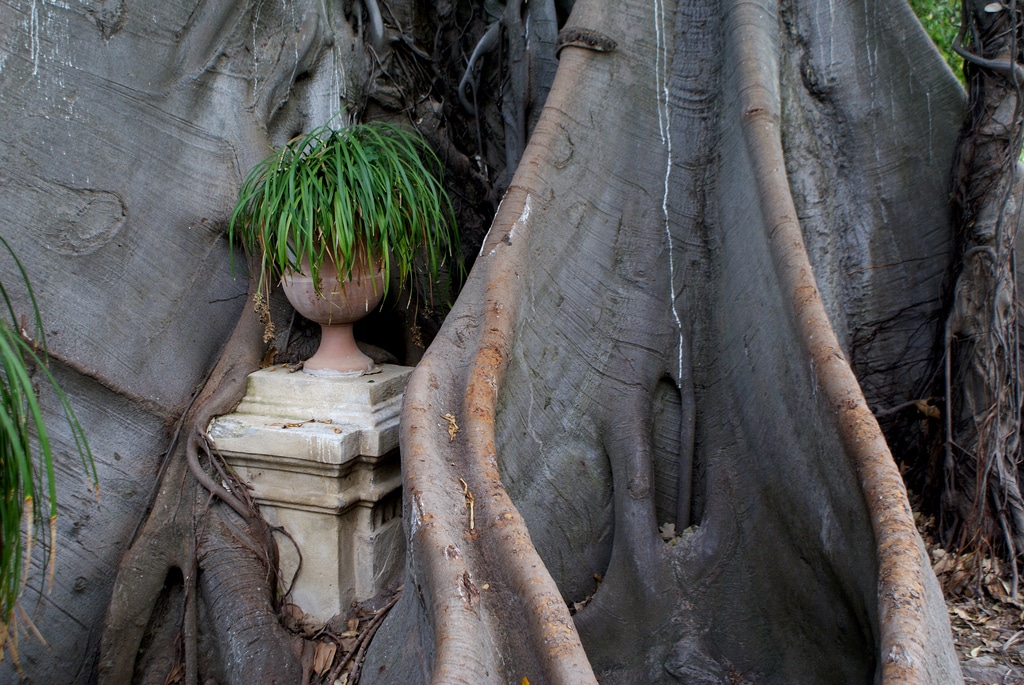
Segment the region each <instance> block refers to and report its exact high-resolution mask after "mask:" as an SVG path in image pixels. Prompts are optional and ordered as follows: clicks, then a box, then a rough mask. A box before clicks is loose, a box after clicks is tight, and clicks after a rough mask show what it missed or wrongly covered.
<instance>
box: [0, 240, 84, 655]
mask: <svg viewBox="0 0 1024 685" xmlns="http://www.w3.org/2000/svg"><path fill="white" fill-rule="evenodd" d="M0 244H2V245H3V247H4V248H5V249H6V251H7V252H8V253H9V254H10V256H11V258H12V259H13V260H14V263H15V264H16V265H17V268H18V271H19V272H20V277H21V281H22V282H23V283H24V284H25V287H26V288H27V289H28V294H29V299H30V300H31V302H32V309H33V314H34V319H35V321H34V329H35V330H34V331H33V333H32V334H31V337H30V332H29V331H28V330H26V328H25V324H24V322H19V320H18V317H17V316H16V314H15V310H14V306H13V304H12V302H11V299H10V297H9V295H8V291H7V290H6V288H5V287H4V284H3V283H2V282H0V301H2V304H3V305H4V306H3V307H0V309H2V308H5V309H6V315H0V612H2V613H0V658H2V657H3V654H4V652H5V650H7V649H9V650H10V651H11V653H12V656H13V658H14V661H15V664H16V665H17V640H18V621H17V616H16V611H17V612H18V613H20V615H21V617H22V619H23V620H24V622H25V624H26V626H27V627H28V628H32V629H33V630H34V627H33V626H32V625H31V622H30V621H29V620H28V616H27V615H26V614H25V613H24V611H22V610H21V609H20V607H19V606H18V598H19V597H20V596H21V593H22V591H23V590H24V589H25V583H26V580H27V578H28V574H29V569H30V564H31V559H32V546H33V542H35V541H37V540H40V539H41V540H42V541H43V546H44V549H47V548H48V554H44V555H43V558H44V562H43V570H44V572H45V571H46V569H47V568H48V569H49V576H50V581H49V582H50V583H52V582H53V569H54V555H55V554H56V551H57V544H56V536H57V490H56V484H55V480H54V469H53V459H54V454H53V446H52V445H51V443H50V438H49V433H48V431H47V428H46V423H45V421H44V419H43V410H42V407H41V406H40V403H39V398H38V395H37V392H36V388H35V386H34V385H33V381H34V379H36V378H42V379H43V380H45V382H46V383H48V384H49V385H50V387H51V388H52V389H53V391H54V394H55V396H56V397H57V399H58V401H59V402H60V405H61V408H62V409H63V411H64V418H65V420H66V421H67V423H68V426H69V427H70V429H71V435H72V436H73V438H74V441H75V447H76V449H77V451H78V454H79V457H80V458H81V460H82V466H83V468H84V469H85V472H86V474H87V475H88V478H89V479H90V480H91V482H92V484H93V486H94V487H95V485H96V482H97V481H96V468H95V465H94V464H93V459H92V453H91V452H90V451H89V445H88V443H87V442H86V439H85V435H84V433H83V432H82V427H81V425H79V423H78V419H76V418H75V414H74V411H72V409H71V405H70V404H69V402H68V399H67V397H66V396H65V395H64V393H63V391H62V390H61V389H60V386H59V385H58V384H57V381H56V380H55V379H54V377H53V375H52V374H51V373H50V371H49V369H48V368H47V358H46V340H45V337H44V334H43V327H42V323H41V319H40V317H39V308H38V306H37V305H36V300H35V296H34V295H33V294H32V289H31V288H30V287H29V285H28V277H27V275H26V274H25V270H24V268H23V267H22V265H21V262H19V261H18V258H17V257H16V256H15V255H14V252H13V251H12V250H11V247H10V245H9V244H8V243H7V241H5V240H4V239H3V238H0ZM33 371H34V372H35V373H33ZM44 531H45V532H44ZM36 634H37V636H38V633H36Z"/></svg>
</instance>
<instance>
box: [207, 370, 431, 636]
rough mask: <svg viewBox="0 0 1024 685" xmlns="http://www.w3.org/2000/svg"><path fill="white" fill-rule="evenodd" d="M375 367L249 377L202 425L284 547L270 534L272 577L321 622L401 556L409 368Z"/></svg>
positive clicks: (380, 578) (384, 575)
mask: <svg viewBox="0 0 1024 685" xmlns="http://www.w3.org/2000/svg"><path fill="white" fill-rule="evenodd" d="M381 369H382V370H381V372H380V373H375V374H371V375H365V376H359V377H358V378H330V377H323V376H314V375H311V374H307V373H304V372H302V371H297V372H290V371H289V370H287V369H286V368H285V367H282V366H275V367H270V368H267V369H263V370H261V371H257V372H256V373H254V374H252V375H250V376H249V381H248V387H247V390H246V394H245V399H243V400H242V402H241V404H239V405H238V409H236V410H235V412H234V413H233V414H228V415H227V416H221V417H218V418H216V419H214V421H213V422H212V423H211V424H210V428H209V435H210V437H211V438H212V440H213V441H214V443H215V445H216V447H217V449H218V450H219V451H220V453H221V454H222V455H223V456H224V458H225V459H226V460H227V462H228V463H229V464H230V465H231V466H232V467H233V468H234V470H235V472H236V473H237V474H238V476H239V477H240V478H241V479H243V480H244V481H246V482H248V483H249V484H250V485H251V486H252V489H253V493H254V495H255V498H256V501H257V502H258V503H259V505H260V510H261V511H262V513H263V515H264V516H265V517H266V518H267V520H268V521H270V522H271V523H272V524H275V525H279V526H281V527H282V528H284V529H285V530H286V531H288V534H289V535H290V536H291V538H292V539H293V540H294V543H293V542H292V541H291V540H289V539H288V538H287V537H285V536H282V535H278V548H279V549H280V552H281V570H282V575H283V578H284V581H285V582H286V583H287V582H288V581H289V580H290V579H292V578H293V577H294V581H293V586H292V594H291V601H292V602H294V603H295V604H297V605H299V606H300V607H301V608H302V609H303V611H305V612H306V613H307V614H310V615H311V616H313V617H315V618H316V619H317V620H320V621H327V620H329V619H330V618H331V617H332V616H334V615H335V614H338V613H342V612H343V611H345V610H346V609H348V607H349V606H350V605H351V603H352V602H353V601H360V600H363V599H368V598H370V597H372V596H374V595H375V594H377V592H378V591H380V590H382V589H383V588H384V587H385V586H386V585H387V584H388V582H389V581H391V580H392V579H393V578H394V577H395V575H396V574H397V572H398V571H400V569H401V566H402V563H403V559H404V551H405V539H404V537H403V536H402V527H401V518H400V517H401V511H402V501H401V467H400V464H399V457H398V419H399V412H400V411H401V405H402V395H403V393H404V391H405V385H406V383H407V381H408V378H409V374H410V373H411V372H412V369H411V368H408V367H404V366H393V365H384V366H382V367H381ZM296 546H298V552H301V555H302V564H301V568H300V567H299V553H298V552H297V551H296V549H295V548H296ZM296 569H298V574H297V575H296Z"/></svg>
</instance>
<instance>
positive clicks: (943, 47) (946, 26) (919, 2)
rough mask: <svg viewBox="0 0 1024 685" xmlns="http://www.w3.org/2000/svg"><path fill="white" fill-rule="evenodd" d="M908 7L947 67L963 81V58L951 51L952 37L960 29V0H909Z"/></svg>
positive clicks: (954, 36)
mask: <svg viewBox="0 0 1024 685" xmlns="http://www.w3.org/2000/svg"><path fill="white" fill-rule="evenodd" d="M910 8H911V9H912V10H914V14H916V15H917V18H918V20H920V22H921V25H922V26H924V30H925V31H927V32H928V35H929V36H930V37H931V39H932V42H933V43H935V47H937V48H938V49H939V52H940V53H941V54H942V56H943V58H945V60H946V63H947V64H949V68H950V69H952V70H953V73H954V74H956V77H957V78H958V79H959V80H960V83H963V82H964V69H963V59H962V58H961V57H960V55H958V54H956V53H955V52H953V39H954V38H956V34H957V31H959V30H960V0H910Z"/></svg>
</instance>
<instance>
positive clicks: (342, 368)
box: [281, 260, 384, 375]
mask: <svg viewBox="0 0 1024 685" xmlns="http://www.w3.org/2000/svg"><path fill="white" fill-rule="evenodd" d="M303 267H304V269H303V271H302V272H301V273H296V274H290V275H288V276H285V277H284V278H282V279H281V285H282V287H283V288H284V294H285V296H286V297H287V298H288V301H289V302H291V304H292V307H294V308H295V311H297V312H298V313H299V314H302V315H303V316H304V317H306V318H307V319H309V320H310V321H314V322H316V323H318V324H320V327H321V330H322V331H323V334H322V336H321V338H320V347H319V348H318V349H317V351H316V353H315V354H314V355H313V356H312V357H310V358H309V359H307V360H306V362H305V364H303V369H304V370H306V371H309V372H311V373H316V374H322V375H331V374H345V375H361V374H364V373H367V372H369V371H372V370H373V360H372V359H370V358H369V357H367V356H366V355H365V354H363V353H362V352H360V350H359V348H358V347H357V346H356V340H355V338H354V337H353V335H352V324H354V323H355V322H356V321H359V320H360V319H362V318H363V317H364V316H366V315H367V314H369V313H370V311H372V310H373V309H374V308H375V307H376V306H377V305H378V304H380V301H381V298H382V297H384V277H383V275H382V274H381V272H380V268H379V265H377V264H375V265H374V267H375V268H374V273H371V272H370V269H369V267H368V266H367V264H366V262H365V260H361V261H359V262H357V263H356V264H355V265H353V267H352V273H351V274H350V276H349V278H348V280H346V281H344V282H341V281H339V280H338V269H337V266H336V265H335V264H334V262H333V261H325V262H324V263H323V265H322V266H321V267H320V282H321V288H320V292H319V293H317V292H316V288H315V287H314V283H313V278H312V276H311V275H310V274H309V271H308V262H306V261H303Z"/></svg>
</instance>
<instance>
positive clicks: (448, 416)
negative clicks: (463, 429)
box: [441, 414, 459, 442]
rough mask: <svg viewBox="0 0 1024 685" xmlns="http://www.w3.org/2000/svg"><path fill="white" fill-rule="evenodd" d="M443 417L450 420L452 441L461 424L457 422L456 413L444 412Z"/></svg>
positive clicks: (449, 435) (449, 426)
mask: <svg viewBox="0 0 1024 685" xmlns="http://www.w3.org/2000/svg"><path fill="white" fill-rule="evenodd" d="M441 418H442V419H444V420H445V421H447V422H448V442H451V441H452V440H454V439H455V435H456V434H457V433H458V432H459V424H457V423H456V422H455V415H454V414H443V415H442V416H441Z"/></svg>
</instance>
